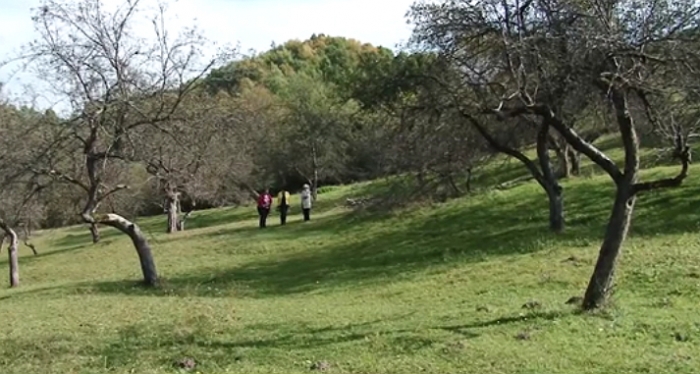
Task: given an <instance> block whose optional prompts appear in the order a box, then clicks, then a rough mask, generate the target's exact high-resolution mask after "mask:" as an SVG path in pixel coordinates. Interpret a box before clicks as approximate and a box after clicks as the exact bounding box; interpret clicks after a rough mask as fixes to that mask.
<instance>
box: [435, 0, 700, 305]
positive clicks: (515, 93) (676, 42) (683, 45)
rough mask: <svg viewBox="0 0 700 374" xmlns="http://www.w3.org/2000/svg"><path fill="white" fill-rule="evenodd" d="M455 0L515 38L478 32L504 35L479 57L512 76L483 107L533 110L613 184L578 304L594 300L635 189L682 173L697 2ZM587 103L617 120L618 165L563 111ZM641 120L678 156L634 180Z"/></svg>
mask: <svg viewBox="0 0 700 374" xmlns="http://www.w3.org/2000/svg"><path fill="white" fill-rule="evenodd" d="M453 3H455V2H453ZM459 3H461V5H462V6H461V7H460V8H459V9H460V11H461V12H463V13H462V17H463V19H467V20H474V19H476V20H480V21H479V22H480V23H481V24H482V25H483V27H482V29H483V30H484V33H485V35H493V33H492V32H491V31H490V30H492V29H493V28H494V26H495V25H499V27H496V29H498V30H499V33H498V35H516V36H517V37H515V38H507V39H504V38H501V37H500V36H492V37H491V38H490V40H489V38H484V39H485V40H488V41H489V42H494V41H495V40H497V38H498V40H500V41H501V42H502V44H503V45H504V49H503V50H502V51H500V53H498V54H494V55H495V56H494V57H492V58H490V59H487V61H489V60H495V61H501V62H502V63H501V70H500V71H499V70H497V71H495V72H493V74H506V75H507V76H508V81H509V82H511V83H514V84H511V85H510V86H508V85H499V86H498V89H499V90H500V91H501V95H500V103H499V104H498V105H493V106H491V107H490V108H485V110H486V111H487V112H490V113H493V114H494V115H497V116H498V117H499V118H503V119H506V118H518V117H520V118H522V117H523V116H526V117H535V118H538V120H539V121H541V124H542V126H546V127H549V128H553V129H555V130H556V131H557V132H558V133H559V134H560V135H561V136H562V137H563V138H564V139H566V141H567V143H568V144H569V145H570V146H571V147H572V148H574V149H575V150H576V151H578V152H581V153H582V154H584V155H586V156H587V157H588V158H590V159H591V160H592V161H593V162H594V163H595V164H597V165H598V166H599V167H600V168H602V169H603V170H604V171H605V172H606V173H607V174H609V175H610V177H611V178H612V179H613V181H614V182H615V185H616V187H617V193H616V197H615V202H614V204H613V209H612V213H611V216H610V220H609V222H608V227H607V230H606V233H605V238H604V240H603V244H602V246H601V250H600V254H599V258H598V261H597V263H596V267H595V270H594V272H593V275H592V277H591V280H590V282H589V285H588V288H587V290H586V294H585V297H584V301H583V307H584V308H585V309H594V308H597V307H600V306H601V305H603V303H604V302H605V300H606V298H607V296H608V295H609V293H610V290H611V288H612V284H613V283H612V282H613V275H614V270H615V266H616V262H617V258H618V257H619V253H620V251H621V248H622V243H623V241H624V239H625V237H626V235H627V231H628V229H629V225H630V221H631V217H632V212H633V209H634V204H635V201H636V197H637V195H638V194H639V193H641V192H644V191H649V190H653V189H660V188H666V187H675V186H679V185H680V184H681V183H682V181H683V180H684V179H685V178H686V176H687V172H688V164H689V162H690V148H689V145H688V139H689V138H690V134H692V133H693V132H694V130H693V129H694V127H695V124H696V119H697V114H698V113H697V109H696V106H695V104H694V103H695V102H697V96H696V93H697V92H698V89H697V82H698V76H697V70H696V68H695V67H696V66H698V65H697V64H698V61H699V57H700V55H699V54H698V53H697V48H696V47H697V46H698V41H699V40H700V39H699V34H698V30H699V28H698V26H699V25H698V13H700V6H699V5H698V4H697V3H696V2H694V1H691V0H688V1H675V2H671V1H666V0H653V1H648V2H645V3H640V2H636V1H624V0H621V1H589V2H576V1H566V0H562V1H536V0H527V1H517V0H516V1H488V0H486V1H481V2H478V4H480V6H479V5H477V6H472V5H473V4H470V5H469V6H467V5H466V2H459ZM475 9H476V10H475ZM527 20H530V21H529V22H528V21H527ZM508 30H516V31H517V32H515V33H514V34H513V33H512V32H507V31H508ZM444 35H447V33H444ZM485 42H486V41H485ZM484 65H485V64H484V63H481V62H480V63H479V64H476V63H475V64H473V65H472V66H476V67H481V66H484ZM486 66H489V65H488V64H486ZM502 72H503V73H502ZM470 74H472V75H476V76H477V77H482V76H483V75H481V72H478V73H473V72H470ZM486 82H487V83H490V80H486ZM572 92H573V93H575V95H571V93H572ZM562 98H563V99H576V98H578V100H579V101H578V102H576V103H575V106H574V110H568V111H563V110H561V108H562V102H561V99H562ZM595 103H603V104H604V106H605V107H606V109H607V110H609V111H610V113H611V114H612V117H613V118H614V121H615V122H616V125H617V129H618V132H619V134H620V137H621V138H622V143H623V145H624V150H625V162H624V166H623V167H620V166H618V165H617V164H616V163H615V162H614V161H613V160H612V159H611V158H610V157H608V156H607V155H605V154H604V153H603V152H602V151H601V150H599V149H598V148H596V147H595V146H594V145H592V144H591V143H590V142H589V141H587V140H586V139H585V138H584V136H582V135H581V134H582V132H580V131H576V130H574V127H579V126H576V124H575V123H574V121H573V120H572V118H571V117H569V116H567V113H573V114H576V113H580V111H581V110H583V109H585V108H590V107H591V105H595ZM645 122H646V123H648V124H649V125H650V126H652V127H654V128H657V129H662V128H663V129H667V130H669V131H661V130H658V131H656V133H658V134H663V133H666V134H669V135H670V137H671V138H673V147H672V156H673V157H674V158H675V159H676V160H678V161H679V162H680V164H681V168H680V170H679V172H678V174H677V175H676V176H675V177H672V178H666V179H660V180H656V181H651V182H640V181H639V169H640V160H639V147H640V144H639V137H638V135H637V133H638V130H637V128H638V126H639V124H642V123H645Z"/></svg>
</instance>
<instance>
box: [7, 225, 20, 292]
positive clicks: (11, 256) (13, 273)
mask: <svg viewBox="0 0 700 374" xmlns="http://www.w3.org/2000/svg"><path fill="white" fill-rule="evenodd" d="M8 231H9V232H8V235H9V236H10V246H9V247H8V248H7V257H8V260H9V264H10V287H17V286H19V260H18V259H17V247H18V243H19V240H18V239H17V233H15V231H14V230H12V229H11V228H8Z"/></svg>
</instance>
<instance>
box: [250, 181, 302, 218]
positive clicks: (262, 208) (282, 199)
mask: <svg viewBox="0 0 700 374" xmlns="http://www.w3.org/2000/svg"><path fill="white" fill-rule="evenodd" d="M272 203H273V198H272V195H271V194H270V189H269V188H266V189H265V190H264V191H263V193H261V194H260V195H259V196H258V215H259V216H260V228H261V229H262V228H265V227H267V217H268V216H269V215H270V210H271V209H272ZM289 207H290V204H289V192H288V191H285V190H282V191H280V193H279V194H278V195H277V211H278V212H279V213H280V224H281V225H284V224H286V223H287V213H289ZM301 212H302V214H303V215H304V221H308V220H310V219H311V188H310V187H309V185H308V184H304V187H303V188H302V190H301Z"/></svg>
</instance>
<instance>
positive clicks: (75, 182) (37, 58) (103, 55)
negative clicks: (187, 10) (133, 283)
mask: <svg viewBox="0 0 700 374" xmlns="http://www.w3.org/2000/svg"><path fill="white" fill-rule="evenodd" d="M699 10H700V8H699V7H698V6H697V5H696V4H695V3H694V2H693V1H690V0H687V1H674V2H671V1H667V0H652V1H648V2H637V1H632V0H620V1H602V0H601V1H597V0H587V1H572V0H514V1H501V0H498V1H497V0H479V1H476V2H475V1H461V0H460V1H457V0H452V1H445V2H442V3H439V4H425V3H422V2H418V3H416V4H415V5H414V6H413V7H412V8H411V9H410V12H409V14H408V17H409V20H410V21H411V22H412V23H413V25H414V33H413V40H412V47H413V49H411V50H407V51H403V52H398V53H394V52H392V51H391V50H389V49H387V48H383V47H377V46H372V45H369V44H363V43H361V42H358V41H356V40H352V39H346V38H342V37H331V36H326V35H313V36H312V37H311V38H310V39H308V40H305V41H298V40H292V41H288V42H286V43H284V44H282V45H279V46H273V47H272V48H271V49H270V50H268V51H266V52H263V53H260V54H256V55H252V56H248V57H243V58H240V57H236V56H235V53H233V52H234V51H223V52H221V53H218V54H217V55H213V56H205V54H204V53H203V52H202V51H203V47H202V46H203V45H206V43H207V41H206V40H205V39H204V38H203V37H202V36H201V35H200V34H199V33H198V31H197V29H196V28H195V29H189V30H184V31H183V32H181V33H180V34H177V35H175V36H174V37H172V36H171V35H172V34H169V33H166V32H165V29H166V25H165V17H164V14H165V12H166V11H167V9H166V8H165V7H161V9H160V11H159V12H156V13H155V14H153V15H150V16H152V20H153V21H154V22H153V25H154V27H155V28H154V34H153V35H152V37H151V38H150V39H149V38H147V37H145V36H142V35H136V34H135V32H134V30H133V29H132V27H133V23H134V22H135V17H136V15H144V14H145V15H148V14H146V13H145V11H143V10H142V4H141V2H140V1H139V0H130V1H127V2H126V3H125V4H124V5H123V6H122V7H120V8H118V9H117V10H114V11H108V10H106V9H104V7H103V5H102V3H101V1H99V0H75V1H59V0H46V1H44V4H43V5H42V7H40V8H38V9H36V10H35V17H34V18H33V21H34V23H35V26H36V30H37V32H38V34H39V38H38V39H37V40H36V41H35V42H33V43H32V44H30V45H28V46H27V53H26V56H24V57H27V58H28V59H29V60H28V61H29V66H31V67H32V68H33V69H34V71H35V72H36V73H37V74H38V76H39V77H41V78H42V79H44V80H45V81H46V82H47V83H49V84H50V86H51V87H53V89H54V90H55V92H56V93H57V94H58V95H59V96H61V97H62V98H64V99H65V101H66V102H68V103H69V106H70V110H69V112H67V113H60V114H57V113H55V112H53V111H50V110H49V111H43V112H42V111H38V110H36V109H33V108H26V107H16V106H14V105H13V104H12V103H11V102H9V101H8V100H5V101H4V102H3V103H2V105H1V106H0V142H3V144H2V147H0V164H1V165H0V168H1V169H0V182H1V183H2V184H0V188H2V195H1V196H2V197H1V201H2V204H1V205H0V218H1V219H2V220H1V221H0V229H2V230H4V231H5V232H6V233H7V235H8V236H9V237H10V238H11V241H12V243H14V244H13V245H14V248H15V252H16V247H17V245H18V244H17V243H18V241H19V240H20V239H22V238H23V239H25V241H26V242H27V243H29V242H28V237H29V234H30V232H31V230H32V229H36V228H47V227H57V226H62V225H66V224H72V223H79V222H81V223H84V224H86V226H88V227H89V228H90V231H91V233H92V237H93V241H94V242H98V241H99V240H100V236H99V228H100V226H112V227H115V228H117V229H119V230H121V231H123V232H124V233H125V234H127V235H128V236H129V237H130V238H131V239H132V241H133V243H134V246H135V248H136V250H137V253H138V255H139V258H140V260H141V264H142V269H143V273H144V279H145V280H146V282H147V283H150V284H155V283H156V282H157V272H156V268H155V262H154V260H153V258H152V255H151V253H150V248H149V246H148V243H147V241H146V238H145V237H144V236H143V235H142V233H141V232H140V230H139V229H138V226H137V225H136V224H134V223H133V222H131V221H130V219H131V218H132V217H135V216H139V215H151V214H163V213H164V212H167V214H168V220H167V222H168V223H167V227H165V228H164V230H167V231H168V232H174V231H179V230H183V229H184V227H185V221H186V219H187V217H188V216H189V213H190V212H192V211H193V210H194V209H199V208H208V207H214V206H224V205H236V204H242V203H245V202H247V201H249V200H250V198H251V196H255V194H256V193H257V192H256V191H259V190H260V189H262V188H263V187H271V188H272V189H273V190H275V189H281V188H284V189H287V190H291V191H294V190H297V189H298V188H300V187H301V185H302V184H303V183H309V184H310V185H311V186H312V188H313V192H314V198H316V193H317V191H318V187H319V186H321V185H329V184H344V183H352V182H356V181H361V180H370V179H376V178H381V177H392V178H393V180H395V181H399V182H400V183H402V184H403V185H406V184H407V185H408V186H409V188H408V191H410V193H411V195H408V196H403V199H404V200H410V198H412V197H420V198H434V197H440V198H445V197H450V196H460V195H463V194H465V193H468V192H470V190H471V185H470V180H471V176H472V173H473V172H474V170H476V169H477V168H478V167H479V166H480V165H484V164H485V163H486V162H487V161H488V160H489V159H491V158H492V157H493V156H494V155H497V154H502V155H505V156H507V157H511V158H513V159H515V160H518V161H519V162H520V163H522V165H523V167H524V168H525V169H527V170H528V171H529V172H530V174H531V175H532V177H533V179H534V180H535V181H536V183H538V184H539V185H540V186H541V187H542V191H543V194H544V195H545V196H546V197H547V200H548V201H549V220H548V222H549V227H550V229H551V230H552V231H553V232H555V233H556V232H562V231H564V230H565V211H566V209H565V208H566V206H565V199H564V197H565V195H566V191H564V189H563V188H562V186H561V184H560V180H561V179H563V178H571V177H576V175H577V174H578V172H579V169H580V168H579V163H580V159H581V157H582V156H584V157H587V158H589V159H590V160H592V161H593V162H594V163H595V164H596V165H597V166H598V167H599V168H600V169H601V170H603V171H604V172H606V173H607V174H609V175H610V177H611V178H612V180H613V182H614V183H615V185H616V187H617V194H616V197H615V200H614V204H613V208H612V212H611V217H610V222H609V224H608V228H607V231H606V234H605V237H604V242H603V245H602V247H601V252H600V258H599V261H598V264H597V265H596V269H595V272H594V274H593V276H592V278H591V282H590V285H589V288H588V291H587V293H586V298H585V301H584V306H586V307H587V308H596V307H598V306H600V305H602V303H603V302H604V300H605V298H606V296H607V294H608V293H609V290H610V288H611V285H612V279H613V273H614V267H615V263H616V259H617V257H618V254H619V252H620V249H621V246H622V242H623V241H624V239H625V236H626V233H627V230H628V228H629V225H630V222H631V216H632V211H633V208H634V202H635V199H636V198H637V196H638V195H639V194H640V193H642V192H645V191H649V190H652V189H660V188H665V187H674V186H678V185H680V184H681V183H682V181H683V179H684V178H685V176H686V175H687V172H688V164H689V162H690V148H689V147H690V146H689V140H690V139H692V138H693V135H694V130H695V127H696V126H695V124H696V122H697V121H696V118H697V99H698V92H699V91H698V83H697V82H699V81H700V80H699V79H698V78H700V77H698V73H697V68H696V67H697V66H699V65H698V62H700V61H698V57H699V56H700V54H699V53H698V52H697V48H696V47H697V46H698V25H697V22H698V19H699V18H698V17H697V16H698V12H699ZM397 11H401V10H397ZM606 133H610V134H618V136H620V138H621V139H622V142H623V144H624V150H625V162H624V165H622V166H618V165H617V164H616V163H615V162H613V161H612V160H611V159H610V158H609V157H608V156H607V155H605V154H604V153H603V152H602V151H601V150H600V149H598V148H596V146H595V145H594V144H593V142H594V141H595V140H596V139H597V138H598V137H600V136H601V135H603V134H606ZM638 134H644V137H645V142H647V141H649V142H650V144H654V145H665V144H668V145H669V147H668V150H669V155H670V156H671V157H669V158H672V159H673V160H675V162H678V163H680V165H681V166H680V169H679V173H678V175H677V176H676V177H674V178H669V179H661V180H656V181H650V182H641V181H640V180H639V179H640V177H639V168H640V165H639V147H640V140H639V135H638ZM19 144H22V145H21V146H19ZM530 148H534V149H535V150H536V152H535V155H534V156H528V152H526V150H527V149H530ZM397 183H398V182H397ZM183 212H185V213H183ZM544 222H545V220H544V219H543V224H544ZM20 227H21V228H22V229H21V230H19V231H20V234H21V235H18V234H17V232H16V230H17V229H18V228H20ZM29 244H30V243H29ZM15 265H16V263H15ZM15 267H16V266H15Z"/></svg>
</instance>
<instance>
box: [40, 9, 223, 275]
mask: <svg viewBox="0 0 700 374" xmlns="http://www.w3.org/2000/svg"><path fill="white" fill-rule="evenodd" d="M141 8H142V2H141V1H140V0H127V1H126V2H124V3H123V4H122V5H121V6H119V7H117V8H116V9H115V10H113V11H110V10H108V9H106V8H105V5H104V3H103V2H102V1H100V0H76V1H58V0H45V1H44V2H43V4H42V6H40V7H39V8H37V9H35V10H34V12H35V15H34V17H33V20H34V23H35V28H36V30H37V32H38V34H39V35H40V37H39V39H38V40H36V41H34V42H32V43H30V44H29V45H28V46H27V53H26V57H27V58H28V59H29V66H30V67H32V68H33V69H34V71H35V72H36V73H37V74H38V75H39V77H40V78H42V79H44V80H46V81H47V83H49V84H50V85H51V86H52V87H53V89H54V90H55V91H56V92H55V93H56V94H57V95H59V96H60V97H63V98H64V99H65V100H66V101H67V103H68V104H69V105H70V108H71V113H70V117H69V118H68V119H65V120H62V121H60V123H58V124H57V126H55V135H56V136H55V137H54V139H51V142H50V144H48V145H47V147H48V148H51V149H52V150H53V151H54V152H53V153H54V154H56V155H57V156H56V157H55V159H57V160H59V161H60V162H59V163H54V164H50V163H48V162H47V161H48V160H47V159H46V158H44V159H42V160H39V161H40V162H39V165H40V166H37V167H36V171H37V172H41V173H44V174H46V175H50V176H52V177H53V178H55V179H56V180H62V181H65V182H67V183H71V184H73V185H75V186H77V187H78V188H80V189H81V190H82V191H83V192H84V193H85V204H84V207H83V209H82V211H81V214H80V215H81V218H82V220H83V222H85V223H87V224H89V225H90V227H91V231H92V233H93V238H94V240H95V241H97V240H99V236H98V234H97V225H98V224H103V225H107V226H111V227H115V228H117V229H119V230H120V231H122V232H124V233H126V234H127V235H129V236H130V237H131V238H132V241H133V243H134V246H135V247H136V250H137V252H138V253H139V258H140V259H141V264H142V269H143V273H144V279H145V281H146V283H147V284H150V285H153V284H155V283H156V280H157V274H156V269H155V265H154V262H153V259H152V255H151V251H150V247H149V246H148V244H147V243H146V238H145V237H143V235H142V233H141V231H140V230H139V229H138V227H137V226H136V225H135V224H134V223H132V222H129V221H128V220H126V219H124V218H123V217H120V216H118V215H116V214H108V215H100V216H99V218H96V217H95V213H96V211H97V210H98V208H99V206H100V203H101V202H102V201H103V200H104V199H105V198H106V197H108V196H110V195H112V194H115V193H117V192H119V191H121V190H124V189H126V188H128V186H127V185H126V184H123V183H119V182H117V181H113V182H112V183H107V180H106V178H105V176H106V175H107V174H108V172H109V170H113V168H114V167H115V165H118V162H120V161H122V162H125V161H128V160H130V159H131V157H130V156H131V155H130V154H129V153H130V152H132V151H133V149H130V141H131V135H132V134H133V132H134V131H136V130H137V129H138V128H140V127H145V126H155V127H158V126H164V125H166V124H167V121H168V120H169V119H170V118H171V117H172V116H173V113H175V112H176V110H177V108H178V106H179V105H180V103H181V102H182V101H183V100H184V99H185V98H186V97H187V96H188V95H189V94H190V93H191V92H192V91H193V89H194V88H195V87H196V84H197V82H198V79H199V78H200V77H202V76H203V75H204V74H205V73H207V72H208V71H209V70H210V69H211V68H212V67H213V66H214V65H215V64H216V63H217V61H219V60H218V58H212V59H206V60H205V61H202V60H201V58H200V57H201V56H202V55H203V52H202V48H203V46H205V45H206V41H205V40H204V38H203V37H202V36H201V35H200V34H199V33H198V31H197V30H196V29H189V30H185V31H184V32H182V33H180V34H179V35H177V36H176V37H175V38H173V37H171V36H170V34H169V32H168V30H167V27H166V23H165V18H166V17H165V13H166V8H165V6H163V5H161V6H160V8H159V11H158V12H157V13H156V14H155V15H154V16H153V17H152V18H151V19H150V21H151V24H152V26H153V36H154V37H153V38H151V39H147V38H144V37H142V36H141V35H139V30H136V28H135V27H136V25H137V23H138V21H139V18H138V16H139V15H140V14H141V10H142V9H141ZM60 150H67V152H68V153H66V152H64V153H61V152H59V151H60ZM76 153H78V154H79V155H80V158H81V159H82V163H83V167H81V168H76V170H74V171H72V170H70V171H69V170H61V169H59V168H58V167H54V166H60V165H66V164H67V163H69V162H68V161H67V160H70V159H71V158H73V157H75V156H76ZM42 161H43V163H42Z"/></svg>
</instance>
